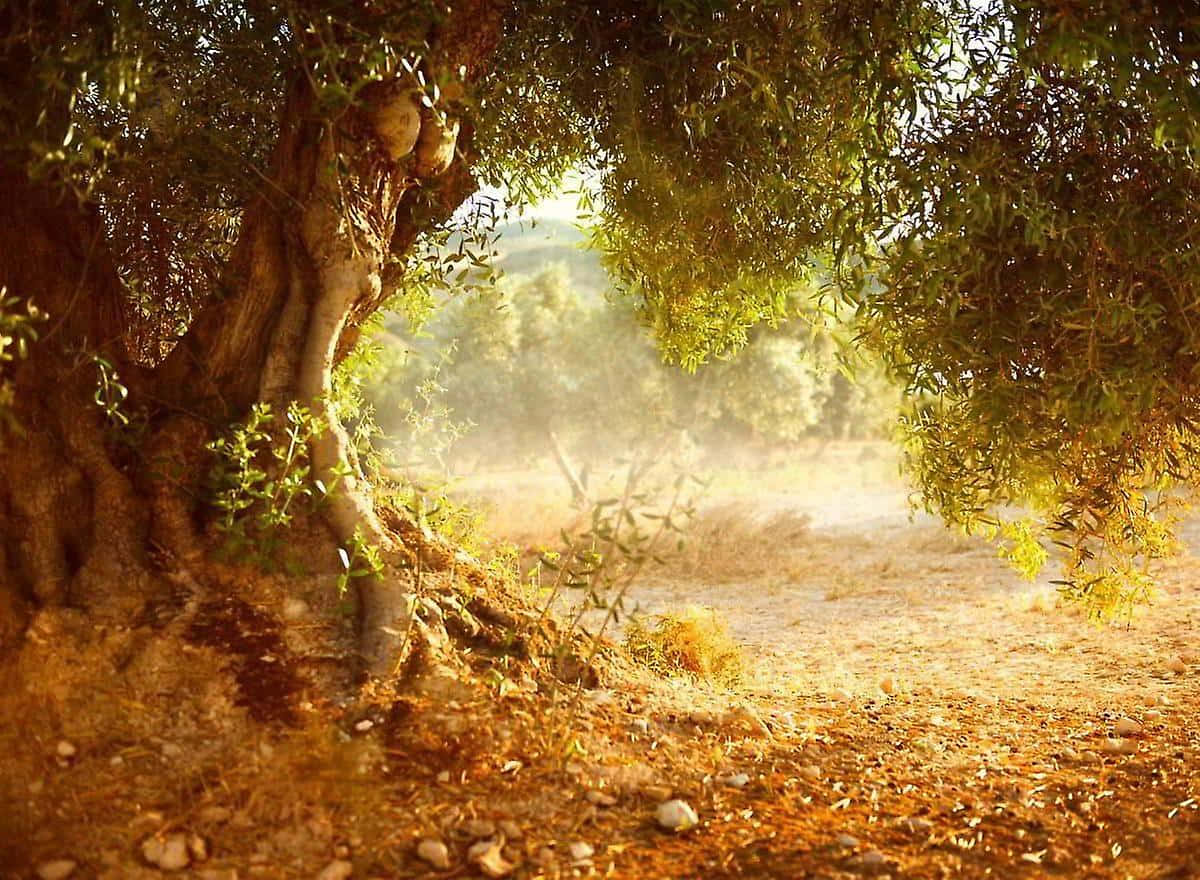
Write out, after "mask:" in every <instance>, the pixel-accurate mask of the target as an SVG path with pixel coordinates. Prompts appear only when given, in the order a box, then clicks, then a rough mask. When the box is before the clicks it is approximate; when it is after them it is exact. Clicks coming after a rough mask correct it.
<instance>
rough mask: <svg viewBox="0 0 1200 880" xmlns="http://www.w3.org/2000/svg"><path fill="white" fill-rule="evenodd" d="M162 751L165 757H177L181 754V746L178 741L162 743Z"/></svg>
mask: <svg viewBox="0 0 1200 880" xmlns="http://www.w3.org/2000/svg"><path fill="white" fill-rule="evenodd" d="M162 753H163V757H166V758H178V757H179V756H180V755H182V754H183V747H182V746H180V745H179V743H163V744H162Z"/></svg>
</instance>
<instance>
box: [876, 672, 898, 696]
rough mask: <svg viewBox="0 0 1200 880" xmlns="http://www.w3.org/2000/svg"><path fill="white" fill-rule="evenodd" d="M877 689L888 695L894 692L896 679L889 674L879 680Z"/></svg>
mask: <svg viewBox="0 0 1200 880" xmlns="http://www.w3.org/2000/svg"><path fill="white" fill-rule="evenodd" d="M879 689H880V690H881V691H883V692H884V693H885V694H887V695H888V696H889V697H890V696H891V695H892V694H894V693H896V680H895V679H894V678H892V677H891V676H890V675H889V676H887V677H886V678H884V679H883V680H881V681H880V682H879Z"/></svg>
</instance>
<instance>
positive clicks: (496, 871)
mask: <svg viewBox="0 0 1200 880" xmlns="http://www.w3.org/2000/svg"><path fill="white" fill-rule="evenodd" d="M481 847H485V848H483V849H481ZM468 858H470V859H471V861H473V862H474V863H475V864H476V865H478V866H479V870H480V871H482V872H483V873H484V874H485V875H486V876H488V877H491V878H493V880H494V878H497V877H507V876H508V875H509V874H511V873H512V872H513V869H514V868H515V867H516V865H514V864H513V863H512V862H510V861H508V860H507V859H505V858H504V854H503V853H502V852H501V851H500V844H499V843H496V842H495V841H491V842H488V843H486V844H484V843H477V844H475V846H473V847H471V850H470V852H469V853H468Z"/></svg>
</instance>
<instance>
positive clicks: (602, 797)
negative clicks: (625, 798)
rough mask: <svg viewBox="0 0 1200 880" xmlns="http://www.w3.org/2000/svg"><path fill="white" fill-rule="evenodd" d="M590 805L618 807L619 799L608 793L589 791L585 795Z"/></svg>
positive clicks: (595, 790)
mask: <svg viewBox="0 0 1200 880" xmlns="http://www.w3.org/2000/svg"><path fill="white" fill-rule="evenodd" d="M584 797H585V798H586V799H587V802H588V803H589V804H595V805H596V806H597V807H612V806H616V803H617V799H616V798H615V797H613V796H612V795H611V794H609V793H608V792H606V791H599V790H598V789H594V788H593V789H589V790H588V792H587V794H585V795H584Z"/></svg>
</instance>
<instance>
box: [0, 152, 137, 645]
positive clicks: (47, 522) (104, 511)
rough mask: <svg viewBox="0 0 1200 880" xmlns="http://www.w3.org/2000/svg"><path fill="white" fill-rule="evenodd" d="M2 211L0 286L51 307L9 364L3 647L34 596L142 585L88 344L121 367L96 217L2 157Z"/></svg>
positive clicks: (109, 273)
mask: <svg viewBox="0 0 1200 880" xmlns="http://www.w3.org/2000/svg"><path fill="white" fill-rule="evenodd" d="M0 219H2V221H3V222H2V225H0V230H2V231H0V286H3V287H5V288H7V290H8V292H9V294H10V295H13V296H17V297H19V298H21V299H30V300H32V301H33V302H34V303H36V304H37V305H38V307H39V308H40V309H41V310H43V311H45V312H46V313H48V314H49V315H50V316H51V319H50V320H49V322H48V324H46V325H43V326H41V327H40V328H39V330H40V331H41V334H42V338H41V340H40V341H39V342H38V343H37V344H35V345H33V346H32V347H31V349H30V354H29V358H28V359H27V360H23V361H19V362H17V364H16V368H15V370H14V373H13V385H14V391H15V401H16V402H15V406H14V413H13V414H14V415H15V417H16V419H17V421H18V422H19V424H20V426H21V430H18V431H4V432H0V555H2V557H3V560H4V566H3V568H2V569H0V591H2V592H4V593H5V598H4V600H3V602H0V606H3V607H2V608H0V616H4V615H5V614H7V618H8V620H7V622H0V640H3V641H0V649H3V648H4V647H8V646H9V645H10V644H11V641H12V639H13V638H15V635H16V634H17V633H18V632H19V630H20V627H19V625H17V624H15V623H14V621H19V620H20V619H22V618H24V617H25V616H27V614H28V613H29V611H30V609H31V608H32V607H35V606H37V605H40V604H47V603H57V604H77V603H81V602H83V601H84V600H85V598H86V599H88V600H90V601H92V602H108V603H112V604H115V605H116V606H119V607H123V608H126V609H128V608H130V607H133V606H134V605H135V604H136V602H137V601H138V599H137V597H138V595H139V593H141V592H144V590H145V587H146V584H145V582H144V581H143V580H142V579H141V578H139V576H138V572H137V570H136V562H137V560H138V558H139V557H140V556H141V555H142V554H143V552H144V548H145V529H146V517H145V515H144V510H143V505H142V504H141V503H140V502H139V500H138V498H137V496H136V492H135V490H134V487H133V484H132V482H131V481H130V479H129V478H128V477H127V476H126V474H125V473H124V472H122V470H121V469H120V468H119V467H117V465H116V464H115V462H114V460H113V457H112V455H111V454H110V452H109V450H108V449H106V448H105V443H104V438H105V431H104V425H103V416H102V412H101V410H100V409H99V407H97V406H96V404H95V402H94V401H93V399H92V395H93V394H94V390H95V382H96V367H95V365H94V362H93V361H92V359H91V355H92V354H99V355H103V356H104V357H105V358H106V359H107V360H108V361H109V362H110V363H112V364H113V365H114V366H115V367H116V368H117V369H118V371H120V370H123V369H128V364H127V363H126V362H125V360H124V357H123V351H122V349H121V347H120V344H119V340H120V331H121V328H122V326H123V324H122V321H121V317H122V305H121V288H120V284H119V282H118V281H117V278H116V274H115V272H114V271H113V268H112V263H111V261H110V260H109V258H108V254H107V253H106V251H105V249H104V246H103V237H102V234H101V229H100V224H99V220H98V218H96V217H95V216H94V215H91V214H89V213H87V212H86V211H84V210H82V209H80V208H79V207H78V205H77V204H75V203H74V202H72V201H68V200H56V199H55V198H54V197H53V196H52V195H51V192H50V190H48V189H47V188H45V187H42V186H38V185H36V184H33V183H30V182H29V181H28V179H27V178H26V177H25V176H24V175H23V174H22V173H20V172H14V171H12V170H11V169H0ZM85 594H86V596H85ZM5 642H8V644H5Z"/></svg>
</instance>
